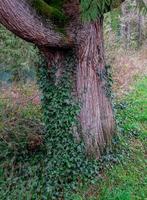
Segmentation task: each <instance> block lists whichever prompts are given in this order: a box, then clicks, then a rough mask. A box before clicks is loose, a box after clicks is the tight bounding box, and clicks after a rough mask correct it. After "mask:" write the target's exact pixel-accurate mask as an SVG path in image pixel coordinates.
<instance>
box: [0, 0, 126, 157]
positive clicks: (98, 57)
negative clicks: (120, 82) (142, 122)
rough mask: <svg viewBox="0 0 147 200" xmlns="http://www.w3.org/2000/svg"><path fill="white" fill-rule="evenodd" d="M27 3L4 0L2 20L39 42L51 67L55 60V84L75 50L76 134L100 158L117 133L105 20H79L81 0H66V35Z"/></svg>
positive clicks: (0, 7) (0, 13) (88, 150)
mask: <svg viewBox="0 0 147 200" xmlns="http://www.w3.org/2000/svg"><path fill="white" fill-rule="evenodd" d="M122 1H124V0H121V1H119V2H120V3H121V2H122ZM28 2H29V1H28V0H21V1H20V0H3V1H2V0H1V1H0V22H1V23H2V24H3V25H4V26H6V27H7V28H8V29H9V30H10V31H12V32H13V33H15V34H16V35H18V36H19V37H21V38H23V39H25V40H27V41H29V42H32V43H34V44H36V45H37V46H38V47H39V48H40V50H41V51H42V52H43V53H44V55H45V56H46V58H47V60H48V67H52V65H53V64H54V63H55V64H56V65H57V66H58V70H57V73H56V79H57V81H56V83H55V84H57V83H58V80H60V76H61V74H62V66H63V64H62V63H64V61H65V58H66V56H67V51H68V50H69V51H70V50H71V51H73V52H75V57H76V58H77V59H76V62H75V64H76V69H75V72H76V73H75V74H76V75H75V77H74V78H73V81H74V92H73V93H74V95H75V94H76V95H77V97H78V99H79V101H80V104H81V112H80V114H79V116H78V118H79V121H80V125H81V131H79V132H76V131H75V132H74V134H75V136H76V137H77V138H78V139H79V138H81V139H82V140H83V141H84V143H85V146H86V151H87V153H88V154H89V155H94V156H95V157H96V158H99V156H100V154H101V153H102V152H103V150H104V148H105V147H106V146H107V145H108V144H110V140H111V136H112V134H113V133H114V119H113V112H112V105H111V100H110V98H109V97H108V93H109V92H108V84H107V72H106V68H105V57H104V47H103V19H99V20H97V21H96V22H91V23H83V22H81V20H80V9H79V1H78V0H75V1H67V2H66V3H65V5H64V11H65V14H66V15H67V16H68V18H69V19H70V20H69V23H68V24H67V27H66V28H65V32H66V34H62V33H59V32H57V31H55V30H56V28H55V26H52V23H51V22H50V21H45V20H42V18H40V16H38V14H37V12H36V11H34V9H33V8H32V7H31V6H30V4H29V3H28ZM120 3H119V5H120ZM112 7H113V5H112ZM68 56H69V55H68ZM71 60H73V59H71Z"/></svg>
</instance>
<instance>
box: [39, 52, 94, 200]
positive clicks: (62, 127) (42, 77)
mask: <svg viewBox="0 0 147 200" xmlns="http://www.w3.org/2000/svg"><path fill="white" fill-rule="evenodd" d="M39 65H40V66H39V68H38V80H39V85H40V89H41V90H42V95H43V97H42V108H43V111H44V122H45V126H46V135H45V144H46V150H47V155H46V158H45V162H46V181H45V182H46V194H48V195H49V196H48V198H51V199H60V198H63V197H64V199H70V198H71V197H70V196H71V195H70V192H69V191H73V190H76V187H77V185H78V184H82V183H83V182H85V179H86V181H87V182H88V181H91V180H94V178H96V176H97V173H98V162H97V161H95V160H88V159H87V158H86V153H85V148H84V144H83V143H82V142H77V141H76V140H75V138H74V136H73V126H78V123H77V115H78V113H79V110H80V107H79V105H78V102H77V101H76V99H75V98H74V97H73V95H72V91H73V74H74V57H73V56H72V54H71V53H70V54H68V55H67V56H66V59H65V61H64V67H63V72H62V75H61V78H60V80H59V81H58V82H56V78H55V77H56V72H57V69H58V66H52V67H51V68H50V70H49V69H48V67H47V63H46V61H45V59H41V62H40V64H39ZM67 194H68V195H67Z"/></svg>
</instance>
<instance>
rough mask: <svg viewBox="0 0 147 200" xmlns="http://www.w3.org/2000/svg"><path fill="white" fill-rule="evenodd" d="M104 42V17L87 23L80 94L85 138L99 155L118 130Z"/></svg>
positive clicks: (81, 50)
mask: <svg viewBox="0 0 147 200" xmlns="http://www.w3.org/2000/svg"><path fill="white" fill-rule="evenodd" d="M103 44H104V42H103V20H102V19H101V20H98V21H97V22H95V23H91V24H89V25H87V26H85V38H84V40H82V42H81V45H80V46H79V48H78V60H79V62H78V66H77V93H78V97H79V99H80V101H81V105H82V106H81V113H80V122H81V127H82V137H83V140H84V142H85V144H86V149H87V152H88V153H89V154H90V155H91V154H93V155H95V156H96V157H99V156H100V154H101V153H102V152H103V150H104V148H105V147H106V145H108V144H110V141H111V136H112V134H113V133H114V119H113V112H112V105H111V101H110V97H109V95H108V91H107V89H108V88H107V81H108V80H107V78H108V77H106V76H107V75H106V68H105V67H106V64H105V56H104V45H103Z"/></svg>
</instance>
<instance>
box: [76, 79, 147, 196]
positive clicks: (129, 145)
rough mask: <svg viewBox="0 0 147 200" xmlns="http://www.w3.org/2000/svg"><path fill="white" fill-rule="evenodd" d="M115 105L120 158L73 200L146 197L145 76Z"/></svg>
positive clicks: (146, 87) (146, 93) (146, 116)
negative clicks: (118, 130) (90, 188)
mask: <svg viewBox="0 0 147 200" xmlns="http://www.w3.org/2000/svg"><path fill="white" fill-rule="evenodd" d="M116 108H117V114H116V116H117V120H118V123H119V127H120V128H121V133H120V134H119V143H120V144H119V145H120V147H121V151H120V152H121V154H122V157H121V156H120V155H119V157H118V159H120V158H121V161H120V163H119V164H117V163H116V164H112V163H111V164H110V165H108V166H107V167H106V168H105V169H104V171H103V172H102V177H101V179H100V180H99V181H98V184H97V185H96V186H94V189H92V190H90V191H88V189H87V190H86V189H85V188H86V187H85V188H84V189H83V190H81V191H80V192H79V193H82V194H80V195H77V196H76V197H75V200H78V199H79V200H147V160H146V152H147V151H146V150H147V149H146V148H147V77H145V78H143V79H142V80H138V82H137V83H136V84H135V86H134V90H133V92H131V93H130V94H128V96H126V97H124V99H121V101H119V102H117V105H116ZM126 149H127V151H128V152H126ZM116 158H117V156H116ZM87 191H88V192H87ZM91 192H92V194H91Z"/></svg>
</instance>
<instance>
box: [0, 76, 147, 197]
mask: <svg viewBox="0 0 147 200" xmlns="http://www.w3.org/2000/svg"><path fill="white" fill-rule="evenodd" d="M146 88H147V77H145V78H143V79H142V80H138V81H137V83H135V85H134V90H133V91H132V92H131V93H130V94H128V95H127V96H126V97H124V98H123V99H121V100H119V101H118V102H117V103H116V105H115V107H116V110H117V114H116V116H117V120H118V124H119V127H120V130H121V131H120V134H119V136H117V138H116V139H115V140H114V142H115V144H114V147H113V152H111V154H110V152H109V154H107V155H105V156H104V157H103V162H102V166H103V167H102V169H101V172H100V175H99V179H98V181H97V183H94V184H93V185H91V186H89V185H86V183H85V185H84V186H81V187H79V191H77V192H76V194H73V196H71V199H72V200H147V190H146V188H147V169H146V164H147V162H146V161H147V160H146V144H147V143H146V142H147V140H146V139H147V89H146ZM0 110H1V113H0V151H1V152H0V199H2V200H5V199H6V200H7V199H10V200H11V199H13V200H15V199H19V200H23V199H28V200H32V199H33V200H42V194H43V193H44V190H43V185H44V181H45V180H44V177H43V176H42V174H43V173H42V171H41V169H43V166H42V165H43V162H38V159H39V160H43V155H42V152H39V149H37V153H36V152H33V149H30V148H28V147H29V145H32V144H33V143H32V142H34V141H36V135H37V136H38V135H41V134H42V129H43V127H42V124H41V115H40V107H39V106H38V107H36V105H33V104H31V103H30V104H29V105H27V106H22V107H21V106H19V107H18V106H14V105H11V103H10V101H3V100H1V101H0ZM26 149H27V150H26ZM23 152H24V153H23ZM18 159H19V161H18ZM16 161H17V162H16ZM38 169H40V171H38ZM43 196H46V195H45V193H44V194H43ZM44 199H48V200H50V199H51V198H50V197H48V198H45V197H44ZM68 200H69V199H68Z"/></svg>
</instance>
